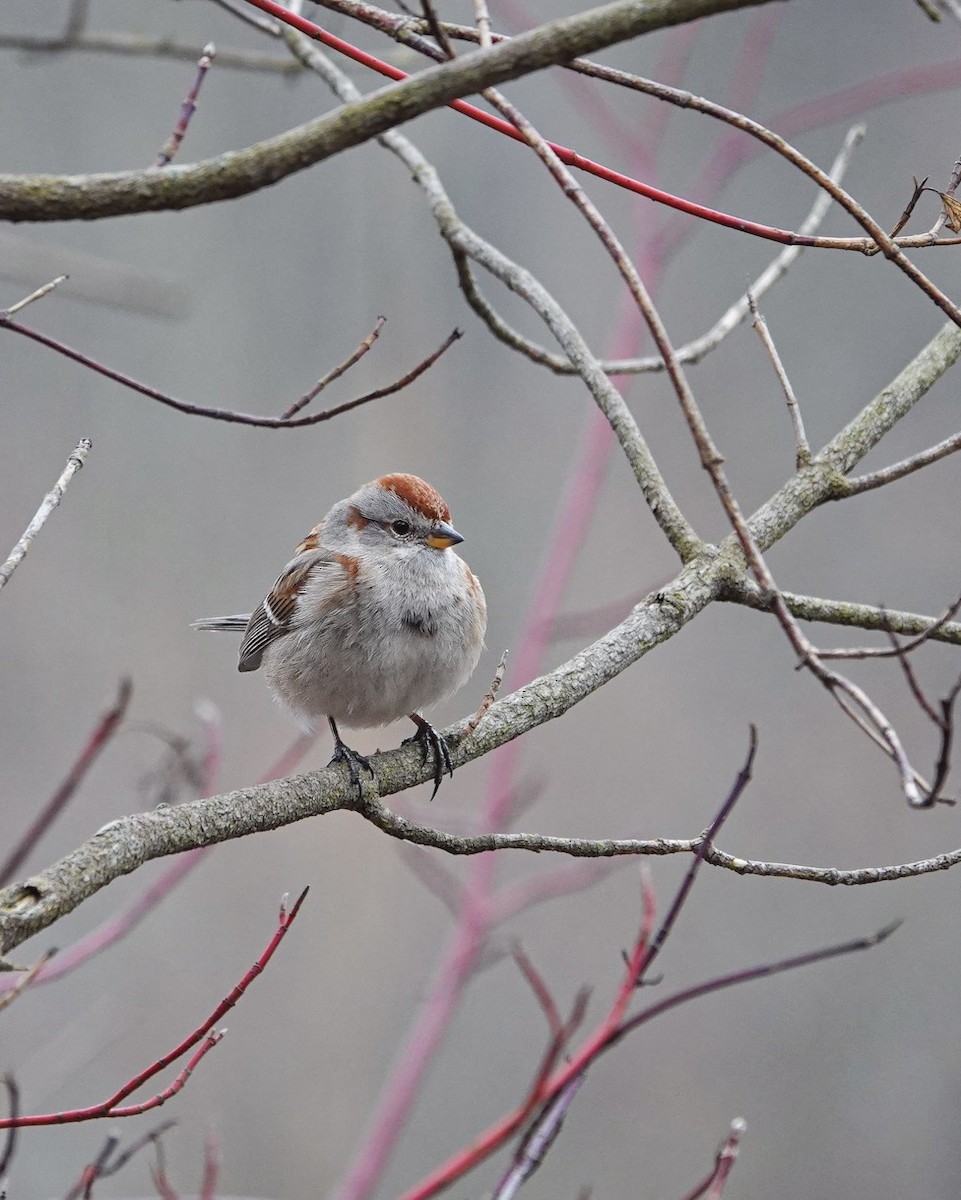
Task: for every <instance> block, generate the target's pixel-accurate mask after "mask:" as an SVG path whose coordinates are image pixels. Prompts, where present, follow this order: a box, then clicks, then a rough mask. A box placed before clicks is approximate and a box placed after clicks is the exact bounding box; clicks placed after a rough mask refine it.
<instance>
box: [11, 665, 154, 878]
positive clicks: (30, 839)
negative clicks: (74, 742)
mask: <svg viewBox="0 0 961 1200" xmlns="http://www.w3.org/2000/svg"><path fill="white" fill-rule="evenodd" d="M132 693H133V684H132V683H131V681H130V680H129V679H128V678H126V677H124V678H123V679H121V681H120V686H119V688H118V690H117V698H116V700H114V702H113V704H112V705H111V707H110V708H109V709H108V710H107V711H106V712H105V713H104V714H103V716H102V717H101V718H100V720H99V722H98V723H97V725H96V728H95V729H94V730H93V732H92V733H91V734H90V736H89V737H88V738H87V742H86V745H85V746H84V748H83V749H82V750H81V751H80V754H79V755H78V756H77V758H76V759H75V761H74V763H73V765H72V766H71V768H70V770H69V771H68V772H67V776H66V778H65V779H64V781H63V783H61V784H60V786H59V787H58V788H57V790H56V791H55V792H54V794H53V795H52V796H51V797H50V799H49V800H48V801H47V803H46V804H45V805H44V806H43V808H42V809H41V810H40V812H39V813H38V814H37V816H36V817H35V818H34V819H33V821H32V822H31V824H30V825H29V827H28V828H27V830H26V831H25V832H24V834H23V835H22V836H21V838H20V840H19V842H17V843H16V844H15V845H14V847H13V849H12V850H10V851H9V852H8V854H7V857H6V858H5V859H4V860H3V863H2V864H0V887H3V886H5V885H6V884H8V883H9V882H10V881H11V880H12V879H13V877H14V875H15V874H16V872H17V871H18V870H19V869H20V864H21V863H22V862H23V860H24V859H25V858H26V857H27V855H28V854H29V853H30V851H31V850H32V849H33V848H34V846H35V845H36V844H37V842H39V840H40V838H41V837H43V835H44V833H46V831H47V830H48V829H49V828H50V826H51V825H52V824H53V822H54V821H55V820H56V819H57V817H58V816H59V815H60V813H61V812H62V811H63V809H64V807H65V805H66V804H67V802H68V801H69V800H70V798H71V796H73V794H74V792H76V790H77V788H78V787H79V786H80V784H81V782H82V781H83V778H84V776H85V775H86V774H87V772H88V771H89V770H90V768H91V766H93V764H94V762H95V761H96V759H97V757H98V755H99V754H100V752H101V750H103V748H104V747H105V746H106V745H107V743H108V742H109V741H110V739H111V738H112V737H113V735H114V734H115V733H116V731H117V727H118V726H119V725H120V722H121V721H122V720H123V718H124V716H125V715H126V712H127V707H128V705H129V704H130V697H131V695H132Z"/></svg>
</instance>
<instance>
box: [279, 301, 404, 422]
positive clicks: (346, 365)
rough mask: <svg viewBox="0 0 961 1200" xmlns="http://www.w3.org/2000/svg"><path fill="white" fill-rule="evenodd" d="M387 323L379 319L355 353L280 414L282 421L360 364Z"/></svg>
mask: <svg viewBox="0 0 961 1200" xmlns="http://www.w3.org/2000/svg"><path fill="white" fill-rule="evenodd" d="M386 321H387V318H386V317H378V318H377V322H376V324H375V325H374V328H373V329H372V330H371V331H370V333H368V335H367V336H366V337H365V338H364V340H363V341H362V342H361V343H360V345H359V346H358V347H357V349H356V350H354V351H353V353H352V354H350V355H349V356H348V357H347V358H345V359H344V361H343V362H342V363H341V364H340V365H339V366H336V367H333V368H331V370H329V371H328V372H327V374H326V375H324V376H322V377H321V378H320V379H318V380H317V382H316V383H315V384H314V386H313V387H312V388H311V389H310V391H309V392H306V393H305V394H304V395H303V396H301V398H300V399H299V400H295V401H294V403H293V404H291V406H290V407H289V408H288V409H285V410H284V412H282V413H281V414H280V419H281V420H282V421H289V420H290V418H291V417H295V416H296V415H297V414H298V413H299V412H300V410H301V409H302V408H306V407H307V405H308V404H309V403H310V402H311V400H314V399H316V397H317V396H319V395H320V393H321V392H322V391H323V390H324V388H325V387H327V386H328V385H329V384H331V383H333V382H334V380H335V379H339V378H340V377H341V375H343V374H344V373H345V372H346V371H349V370H350V368H351V367H352V366H353V365H354V364H355V363H357V362H359V361H360V360H361V359H362V358H363V357H364V355H365V354H366V353H367V351H368V350H369V349H370V348H371V346H373V344H374V342H376V341H377V339H378V338H379V337H380V331H381V330H382V329H383V328H384V324H385V322H386Z"/></svg>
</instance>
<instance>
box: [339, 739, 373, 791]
mask: <svg viewBox="0 0 961 1200" xmlns="http://www.w3.org/2000/svg"><path fill="white" fill-rule="evenodd" d="M334 763H344V764H345V766H346V767H347V772H348V774H349V775H350V782H351V783H352V784H353V785H354V787H355V788H356V789H357V795H358V797H359V798H360V799H361V800H363V798H364V789H363V787H362V785H361V782H360V771H361V768H363V769H364V770H365V771H366V772H367V773H368V774H369V775H370V776H371V777H373V774H374V768H373V767H372V766H371V765H370V759H369V758H368V757H367V755H366V754H358V753H357V751H356V750H351V748H350V746H348V745H347V743H346V742H342V741H341V740H340V738H339V737H338V738H336V739H335V741H334V753H333V757H332V758H331V760H330V762H329V763H328V764H327V765H328V766H329V767H332V766H333V765H334Z"/></svg>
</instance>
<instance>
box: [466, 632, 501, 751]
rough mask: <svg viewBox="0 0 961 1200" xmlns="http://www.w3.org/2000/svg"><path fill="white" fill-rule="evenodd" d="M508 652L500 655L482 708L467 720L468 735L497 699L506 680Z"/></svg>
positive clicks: (482, 702)
mask: <svg viewBox="0 0 961 1200" xmlns="http://www.w3.org/2000/svg"><path fill="white" fill-rule="evenodd" d="M507 654H508V652H507V651H506V650H505V651H504V653H503V654H502V655H501V656H500V661H499V662H498V664H497V667H496V669H495V671H494V678H493V679H492V680H491V684H490V687H489V688H488V689H487V692H486V693H485V695H484V699H483V700H482V701H481V704H480V708H478V710H477V712H475V713H474V715H473V716H472V717H471V719H470V720H469V721H468V722H467V736H468V737H470V735H471V734H472V733H473V732H474V730H475V729H476V728H477V726H478V725H479V724H480V723H481V721H483V719H484V717H485V716H486V715H487V711H488V709H489V708H490V706H491V705H492V704H493V703H494V701H495V700H496V699H497V693H498V692H499V691H500V690H501V684H502V683H503V682H504V672H505V671H506V670H507Z"/></svg>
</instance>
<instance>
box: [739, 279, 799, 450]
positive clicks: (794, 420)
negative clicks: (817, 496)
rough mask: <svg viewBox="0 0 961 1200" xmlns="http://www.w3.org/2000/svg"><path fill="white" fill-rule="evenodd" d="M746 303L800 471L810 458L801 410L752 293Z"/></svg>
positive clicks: (749, 293)
mask: <svg viewBox="0 0 961 1200" xmlns="http://www.w3.org/2000/svg"><path fill="white" fill-rule="evenodd" d="M747 302H748V306H749V307H750V310H751V315H752V316H753V318H754V328H755V329H756V330H757V335H758V337H759V338H760V339H761V344H762V345H763V346H764V349H765V350H766V351H767V354H768V358H770V360H771V365H772V366H773V367H774V373H775V375H777V378H778V382H779V383H780V385H781V390H782V391H783V392H784V399H785V400H786V401H787V410H788V415H789V416H790V418H791V425H792V426H793V427H794V465H795V467H796V468H797V469H798V470H799V471H800V470H801V468H802V467H806V466H807V465H808V463H809V462H810V461H811V458H812V455H811V447H810V445H809V444H808V440H807V435H806V434H805V432H804V421H803V420H802V419H801V408H800V406H799V404H798V402H797V396H795V394H794V388H792V387H791V381H790V379H788V374H787V371H785V369H784V364H783V362H782V361H781V356H780V354H778V351H777V346H775V344H774V339H773V338H772V337H771V332H770V330H769V329H768V327H767V321H765V319H764V317H763V316H762V315H761V313H760V311H759V310H758V306H757V300H756V299H755V298H754V294H753V293H752V292H748V294H747Z"/></svg>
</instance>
